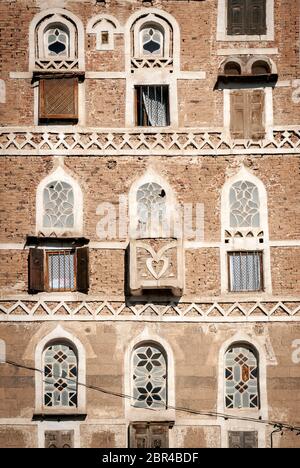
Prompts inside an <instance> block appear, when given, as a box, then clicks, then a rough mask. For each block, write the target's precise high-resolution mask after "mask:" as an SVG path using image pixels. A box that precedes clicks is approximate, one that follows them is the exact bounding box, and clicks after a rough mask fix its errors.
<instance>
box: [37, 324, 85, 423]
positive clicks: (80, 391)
mask: <svg viewBox="0 0 300 468" xmlns="http://www.w3.org/2000/svg"><path fill="white" fill-rule="evenodd" d="M58 340H59V341H62V342H67V343H69V344H70V345H71V346H72V347H73V348H75V351H76V354H77V360H78V361H77V362H78V387H77V408H73V407H70V408H64V414H67V413H72V414H73V413H74V412H75V410H76V413H77V412H78V413H85V411H86V390H85V385H86V357H85V349H84V347H83V345H82V344H81V342H80V341H79V340H78V339H77V338H76V337H75V336H74V335H72V334H71V333H69V332H68V331H66V330H65V329H64V328H63V327H62V326H61V325H58V326H57V327H56V328H55V329H53V330H52V332H50V333H49V334H48V335H46V336H45V337H44V338H43V339H42V340H41V341H39V343H38V344H37V346H36V350H35V368H36V369H40V370H41V371H39V370H36V371H35V411H36V412H37V413H42V412H47V413H49V414H51V413H57V412H58V411H59V408H56V407H51V408H49V407H45V406H44V404H43V391H44V390H43V389H44V384H43V369H44V365H43V355H44V351H45V349H46V347H47V346H50V344H51V343H53V342H54V341H58Z"/></svg>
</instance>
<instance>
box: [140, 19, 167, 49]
mask: <svg viewBox="0 0 300 468" xmlns="http://www.w3.org/2000/svg"><path fill="white" fill-rule="evenodd" d="M140 42H141V49H142V54H143V55H149V56H163V55H164V34H163V30H162V28H161V27H159V26H158V25H156V24H150V25H145V26H143V27H142V29H141V31H140Z"/></svg>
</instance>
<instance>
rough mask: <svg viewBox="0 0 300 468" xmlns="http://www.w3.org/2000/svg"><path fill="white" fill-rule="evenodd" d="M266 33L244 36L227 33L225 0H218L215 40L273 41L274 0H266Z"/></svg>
mask: <svg viewBox="0 0 300 468" xmlns="http://www.w3.org/2000/svg"><path fill="white" fill-rule="evenodd" d="M266 2H267V4H266V23H267V34H266V35H261V36H252V35H250V36H244V35H240V36H239V35H233V36H230V35H228V34H227V0H218V19H217V41H226V42H228V41H232V42H245V41H247V42H250V41H274V0H266Z"/></svg>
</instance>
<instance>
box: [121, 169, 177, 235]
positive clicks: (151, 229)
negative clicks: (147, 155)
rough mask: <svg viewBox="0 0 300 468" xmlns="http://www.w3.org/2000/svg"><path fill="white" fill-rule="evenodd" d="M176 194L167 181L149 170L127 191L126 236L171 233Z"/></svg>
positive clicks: (173, 233)
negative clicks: (127, 226) (127, 234)
mask: <svg viewBox="0 0 300 468" xmlns="http://www.w3.org/2000/svg"><path fill="white" fill-rule="evenodd" d="M176 205H177V202H176V198H175V195H174V192H173V190H172V188H171V187H170V185H169V184H168V182H167V181H166V180H164V179H163V178H162V177H161V176H159V175H158V174H156V172H154V171H153V170H149V171H147V172H146V174H144V176H142V177H141V178H140V179H138V180H137V181H136V182H134V183H133V184H132V186H131V189H130V192H129V220H130V237H131V238H143V237H155V238H157V237H175V233H176V234H178V232H177V231H178V230H177V229H176V226H177V215H178V210H176Z"/></svg>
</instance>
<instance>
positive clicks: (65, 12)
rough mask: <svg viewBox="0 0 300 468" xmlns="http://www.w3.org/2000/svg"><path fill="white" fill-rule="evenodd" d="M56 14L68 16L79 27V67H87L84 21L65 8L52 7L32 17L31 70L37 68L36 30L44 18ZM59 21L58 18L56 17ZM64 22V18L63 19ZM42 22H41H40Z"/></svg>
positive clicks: (30, 38)
mask: <svg viewBox="0 0 300 468" xmlns="http://www.w3.org/2000/svg"><path fill="white" fill-rule="evenodd" d="M49 15H51V16H54V15H55V17H56V18H57V16H59V17H63V16H65V17H67V18H69V19H70V20H71V21H72V22H73V23H74V24H75V26H76V28H77V41H78V44H77V55H78V63H79V69H80V70H84V69H85V52H84V51H85V34H84V26H83V23H82V21H81V20H80V19H79V18H78V17H77V16H76V15H74V13H71V12H70V11H68V10H65V9H64V8H50V9H46V10H43V11H41V12H40V13H38V14H37V15H35V17H34V18H33V19H32V21H31V22H30V25H29V71H33V70H34V69H35V60H36V58H39V57H36V30H37V28H38V27H39V26H40V25H42V23H43V19H44V18H45V19H46V17H47V16H49ZM56 21H57V19H56ZM61 21H62V22H63V18H62V19H61ZM40 23H41V24H40Z"/></svg>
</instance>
